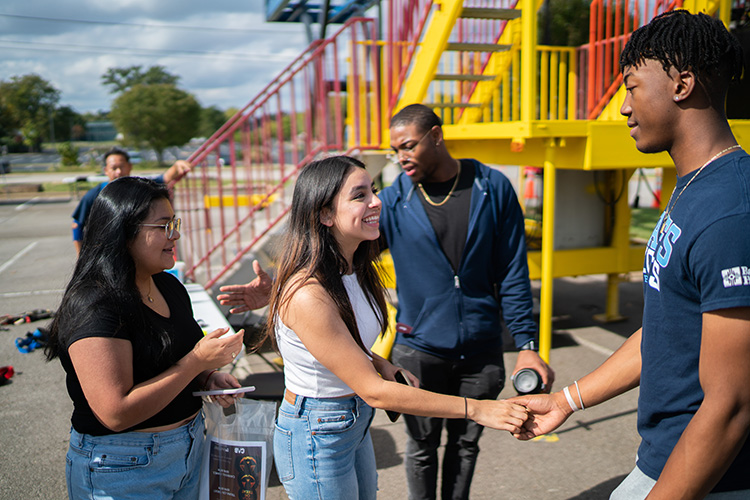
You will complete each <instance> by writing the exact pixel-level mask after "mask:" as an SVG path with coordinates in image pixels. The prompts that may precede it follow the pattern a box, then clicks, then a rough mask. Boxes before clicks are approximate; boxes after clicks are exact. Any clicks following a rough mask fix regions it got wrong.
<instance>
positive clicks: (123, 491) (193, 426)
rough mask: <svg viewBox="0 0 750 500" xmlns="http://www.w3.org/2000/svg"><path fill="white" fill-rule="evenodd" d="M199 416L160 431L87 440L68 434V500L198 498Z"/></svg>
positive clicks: (84, 437)
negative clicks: (181, 424) (168, 429)
mask: <svg viewBox="0 0 750 500" xmlns="http://www.w3.org/2000/svg"><path fill="white" fill-rule="evenodd" d="M203 433H204V422H203V413H198V415H197V416H196V417H195V419H193V420H192V421H191V422H190V423H188V424H185V425H183V426H182V427H178V428H177V429H173V430H171V431H164V432H155V433H148V432H125V433H121V434H110V435H107V436H90V435H88V434H81V433H79V432H77V431H75V430H74V429H71V431H70V446H69V447H68V454H67V456H66V457H65V459H66V467H65V475H66V480H67V482H68V496H69V497H70V500H82V499H86V500H94V499H95V500H105V499H106V500H110V499H117V500H121V499H131V498H132V499H144V498H148V499H149V500H152V499H159V500H160V499H173V500H195V499H197V498H198V487H199V485H198V482H199V479H200V468H201V459H202V458H203V443H204V436H203Z"/></svg>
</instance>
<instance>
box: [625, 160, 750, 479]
mask: <svg viewBox="0 0 750 500" xmlns="http://www.w3.org/2000/svg"><path fill="white" fill-rule="evenodd" d="M695 172H697V170H696V171H694V172H691V173H690V174H688V175H685V176H684V177H682V178H678V180H677V187H676V188H675V193H674V196H673V199H672V200H671V203H670V206H673V208H672V212H671V213H670V214H669V216H668V217H667V216H666V215H664V214H662V217H661V218H660V220H659V222H658V223H657V225H656V228H655V229H654V232H653V233H652V235H651V238H650V239H649V242H648V245H647V248H646V258H645V262H644V268H643V280H644V283H643V290H644V301H645V306H644V311H643V332H642V340H641V359H642V367H641V385H640V397H639V400H638V431H639V433H640V435H641V437H642V442H641V446H640V448H639V449H638V467H639V468H640V469H641V471H643V472H644V473H645V474H646V475H648V476H649V477H651V478H653V479H658V477H659V475H660V474H661V471H662V469H663V468H664V465H665V464H666V462H667V459H668V458H669V455H670V454H671V452H672V449H673V448H674V446H675V445H676V444H677V441H678V440H679V439H680V436H681V435H682V432H683V431H684V430H685V427H687V425H688V424H689V423H690V420H691V419H692V417H693V415H694V414H695V412H696V411H698V408H700V405H701V403H702V401H703V390H702V389H701V385H700V380H699V377H698V361H699V356H700V346H701V329H702V314H703V313H705V312H710V311H716V310H719V309H727V308H733V307H750V156H748V155H747V154H746V153H745V152H744V151H736V152H733V153H730V154H727V155H725V156H724V157H722V158H719V159H718V160H716V161H714V162H713V163H711V164H709V165H708V166H707V167H706V168H705V169H704V170H703V172H701V173H700V175H699V176H697V177H695V179H694V180H693V182H692V183H691V184H690V186H688V187H687V189H685V191H684V192H682V195H681V196H680V197H679V200H678V201H677V202H676V203H675V198H677V196H678V194H679V193H680V191H681V190H682V189H683V188H684V187H685V185H686V184H687V183H688V181H689V180H690V178H691V177H693V176H694V175H695ZM672 204H674V205H672ZM665 219H666V220H665ZM748 382H750V381H747V380H742V381H739V380H738V381H731V380H728V381H727V383H728V384H731V383H739V384H743V385H746V384H748ZM717 432H721V429H717ZM748 471H750V443H748V442H746V443H745V445H744V447H743V448H742V450H741V451H740V453H739V455H738V457H737V458H736V459H735V461H734V462H733V464H732V466H731V467H730V469H729V470H728V471H727V473H726V474H725V475H724V477H723V478H722V480H721V481H720V482H719V483H718V485H717V486H716V488H715V489H714V490H713V491H728V490H729V491H731V490H738V489H749V488H750V473H748Z"/></svg>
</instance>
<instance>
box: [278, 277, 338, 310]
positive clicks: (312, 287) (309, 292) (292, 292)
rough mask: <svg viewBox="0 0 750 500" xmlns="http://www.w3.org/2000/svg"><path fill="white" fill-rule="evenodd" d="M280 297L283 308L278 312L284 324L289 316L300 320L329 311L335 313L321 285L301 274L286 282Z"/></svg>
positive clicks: (332, 304) (329, 298) (331, 301)
mask: <svg viewBox="0 0 750 500" xmlns="http://www.w3.org/2000/svg"><path fill="white" fill-rule="evenodd" d="M281 296H282V303H283V306H282V307H281V308H280V311H279V312H280V313H281V316H282V319H283V320H284V322H285V323H286V319H287V318H289V317H290V316H294V317H295V318H301V317H304V316H307V315H314V314H320V313H324V312H326V311H329V310H330V311H336V306H335V304H334V303H333V300H332V299H331V297H330V295H328V293H327V292H326V291H325V289H324V288H323V285H321V284H320V282H319V281H318V280H317V279H316V278H314V277H306V276H305V275H304V273H302V272H300V273H297V274H295V275H294V276H292V277H291V278H290V279H289V281H287V283H286V285H285V286H284V289H283V291H282V294H281Z"/></svg>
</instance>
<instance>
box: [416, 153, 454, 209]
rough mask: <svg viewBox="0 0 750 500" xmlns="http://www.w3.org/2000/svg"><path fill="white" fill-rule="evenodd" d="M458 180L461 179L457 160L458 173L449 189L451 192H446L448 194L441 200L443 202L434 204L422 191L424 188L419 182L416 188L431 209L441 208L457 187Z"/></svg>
mask: <svg viewBox="0 0 750 500" xmlns="http://www.w3.org/2000/svg"><path fill="white" fill-rule="evenodd" d="M460 178H461V161H460V160H458V173H457V174H456V180H455V181H454V182H453V187H452V188H451V190H450V191H448V194H447V195H446V196H445V198H443V201H441V202H440V203H435V202H434V201H432V200H431V199H430V196H429V195H428V194H427V191H425V190H424V186H422V183H421V182H418V183H417V186H419V190H420V191H422V196H424V199H425V200H426V201H427V203H429V204H430V205H432V206H433V207H442V206H443V205H445V204H446V203H447V202H448V200H449V199H450V197H451V195H452V194H453V191H455V190H456V186H458V180H459V179H460Z"/></svg>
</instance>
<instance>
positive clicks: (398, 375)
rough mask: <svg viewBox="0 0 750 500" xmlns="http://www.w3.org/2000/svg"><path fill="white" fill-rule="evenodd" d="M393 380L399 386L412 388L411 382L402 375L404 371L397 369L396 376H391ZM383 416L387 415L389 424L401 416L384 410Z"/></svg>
mask: <svg viewBox="0 0 750 500" xmlns="http://www.w3.org/2000/svg"><path fill="white" fill-rule="evenodd" d="M393 379H394V380H395V381H396V382H398V383H399V384H404V385H408V386H410V387H414V386H413V384H412V383H411V380H410V379H409V378H408V377H407V376H406V375H404V371H403V370H401V369H399V370H398V371H397V372H396V374H395V375H394V376H393ZM385 414H386V415H388V420H390V421H391V422H395V421H396V420H398V417H400V416H401V413H400V412H397V411H393V410H385Z"/></svg>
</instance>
